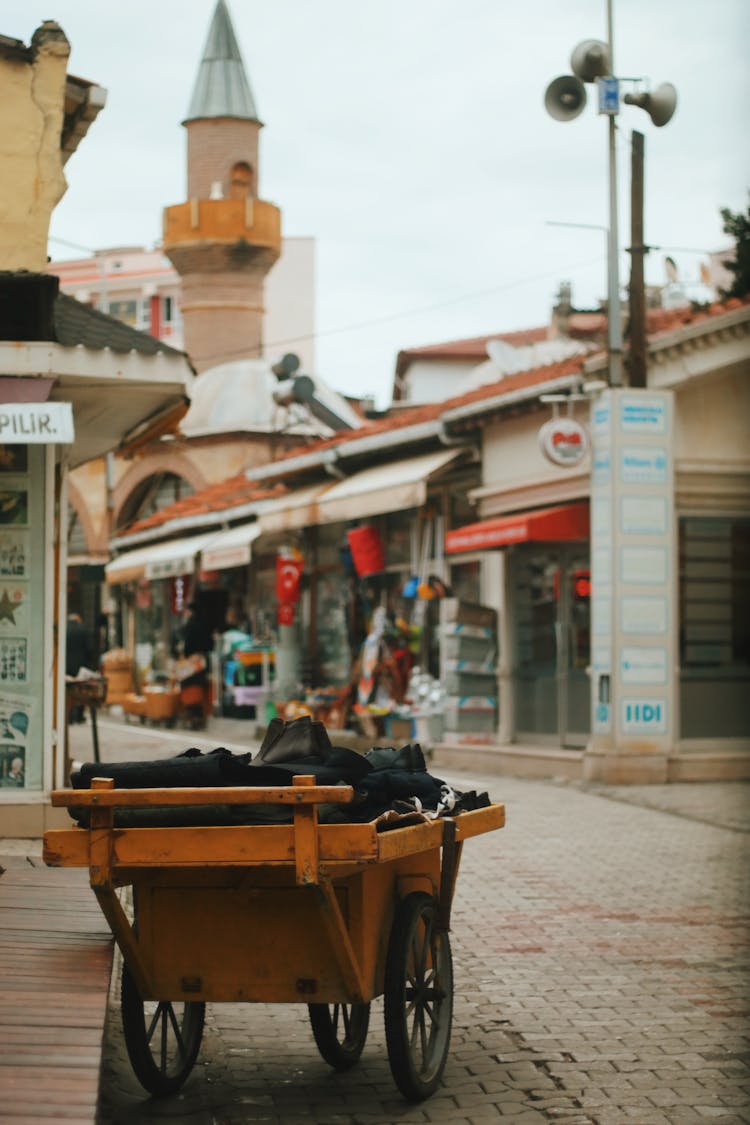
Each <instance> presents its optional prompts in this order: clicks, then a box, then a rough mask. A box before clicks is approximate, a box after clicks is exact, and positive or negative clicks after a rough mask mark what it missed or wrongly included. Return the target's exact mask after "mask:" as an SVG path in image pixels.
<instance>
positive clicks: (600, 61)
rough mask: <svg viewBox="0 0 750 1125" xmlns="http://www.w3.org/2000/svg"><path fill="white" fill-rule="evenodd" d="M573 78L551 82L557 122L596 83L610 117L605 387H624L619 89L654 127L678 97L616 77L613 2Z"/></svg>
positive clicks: (575, 60)
mask: <svg viewBox="0 0 750 1125" xmlns="http://www.w3.org/2000/svg"><path fill="white" fill-rule="evenodd" d="M570 65H571V68H572V70H573V74H564V75H561V76H560V77H559V78H555V79H554V80H553V81H552V82H550V84H549V86H548V87H547V90H546V92H545V97H544V104H545V106H546V109H547V112H548V113H549V114H550V116H551V117H554V118H555V120H556V121H572V120H573V119H574V118H575V117H578V115H579V114H580V113H582V112H583V109H584V107H585V105H586V88H585V86H584V83H585V82H595V83H596V85H597V88H598V95H599V113H603V114H605V115H606V116H607V117H609V121H608V129H607V166H608V176H609V227H608V239H607V350H608V356H609V363H608V367H609V383H610V386H612V387H621V386H622V383H623V362H622V320H621V316H620V269H619V245H620V244H619V234H618V222H617V149H616V140H617V115H618V114H619V112H620V86H621V85H622V84H623V83H626V82H627V83H631V84H633V85H634V86H636V87H638V89H637V90H636V92H635V93H628V94H625V95H624V97H623V99H622V100H623V101H624V102H625V103H626V104H628V105H637V106H639V107H640V108H641V109H645V110H646V112H647V113H648V114H649V116H650V118H651V120H652V121H653V123H654V125H657V126H662V125H666V124H667V122H668V121H669V120H670V119H671V118H672V115H673V114H674V111H675V109H676V106H677V93H676V91H675V88H674V86H672V85H671V83H669V82H664V83H662V85H661V86H659V87H658V88H657V89H656V90H654V92H653V93H649V92H648V91H647V90H644V89H640V87H642V86H643V83H642V81H641V80H640V79H636V78H616V77H615V76H614V75H615V65H614V21H613V16H612V0H607V42H606V43H605V42H602V41H601V40H599V39H585V40H584V41H583V42H582V43H579V44H578V46H577V47H575V48H574V50H573V53H572V55H571V59H570Z"/></svg>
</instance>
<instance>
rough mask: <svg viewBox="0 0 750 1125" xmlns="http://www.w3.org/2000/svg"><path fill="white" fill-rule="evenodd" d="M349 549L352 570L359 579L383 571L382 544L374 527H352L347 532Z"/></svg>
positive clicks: (368, 525) (383, 555) (383, 556)
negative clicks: (352, 563)
mask: <svg viewBox="0 0 750 1125" xmlns="http://www.w3.org/2000/svg"><path fill="white" fill-rule="evenodd" d="M346 537H347V539H348V540H349V548H350V550H351V552H352V561H353V562H354V569H355V571H356V572H357V574H358V575H359V577H360V578H365V577H366V576H367V575H368V574H379V573H380V571H382V570H384V569H385V554H384V552H383V543H382V541H381V538H380V534H379V533H378V529H377V528H376V527H372V525H370V524H367V525H366V526H365V527H353V528H351V530H350V531H347V533H346Z"/></svg>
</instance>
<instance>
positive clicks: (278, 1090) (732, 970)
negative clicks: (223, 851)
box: [99, 736, 750, 1125]
mask: <svg viewBox="0 0 750 1125" xmlns="http://www.w3.org/2000/svg"><path fill="white" fill-rule="evenodd" d="M175 737H178V736H175ZM214 745H215V742H214ZM172 752H174V751H172ZM448 780H450V781H453V782H454V783H455V784H456V786H457V787H458V788H460V789H470V788H478V789H486V790H487V791H488V792H489V793H490V796H491V797H492V798H493V799H494V800H499V801H504V802H505V804H506V808H507V827H506V828H504V829H502V830H500V831H498V832H494V833H489V834H488V835H486V836H481V837H478V838H477V839H474V840H470V841H469V842H468V843H467V845H466V848H465V851H464V857H463V861H462V868H461V873H460V876H459V879H458V890H457V897H456V903H455V909H454V914H453V925H452V943H453V956H454V965H455V978H456V982H455V983H456V1001H455V1015H454V1031H453V1039H452V1048H451V1052H450V1055H449V1060H448V1065H447V1067H446V1071H445V1078H444V1085H443V1087H442V1088H441V1089H439V1090H438V1092H437V1093H436V1094H435V1095H434V1096H433V1097H432V1098H431V1099H430V1100H429V1101H427V1102H424V1103H422V1104H421V1105H417V1106H412V1105H408V1104H407V1103H406V1102H404V1101H403V1100H402V1098H401V1097H400V1095H399V1094H398V1092H397V1090H396V1087H395V1086H394V1084H393V1081H392V1079H391V1075H390V1070H389V1067H388V1061H387V1056H386V1050H385V1036H384V1031H383V1021H382V1001H377V1002H376V1003H375V1004H373V1013H372V1019H371V1030H370V1035H369V1038H368V1042H367V1045H366V1047H365V1051H364V1054H363V1057H362V1059H361V1061H360V1063H359V1064H358V1065H357V1066H355V1067H354V1068H353V1069H352V1070H350V1071H348V1072H346V1073H341V1074H338V1073H336V1072H334V1071H332V1070H331V1069H330V1068H329V1067H328V1066H327V1065H326V1063H324V1062H323V1060H322V1059H321V1058H320V1057H319V1055H318V1052H317V1049H316V1047H315V1045H314V1042H313V1038H312V1034H311V1032H310V1028H309V1024H308V1021H307V1014H306V1010H305V1008H304V1007H303V1006H278V1007H274V1006H261V1005H219V1004H216V1005H209V1006H208V1011H207V1021H206V1031H205V1035H204V1040H203V1046H202V1049H201V1053H200V1055H199V1059H198V1062H197V1064H196V1066H195V1069H194V1071H193V1073H192V1075H191V1077H190V1078H189V1080H188V1082H187V1083H186V1085H185V1087H184V1089H183V1090H182V1092H181V1093H180V1095H179V1096H175V1097H172V1098H167V1099H164V1100H160V1101H150V1100H148V1099H147V1098H146V1096H145V1094H144V1093H143V1091H142V1090H141V1088H140V1086H139V1085H138V1083H137V1081H136V1080H135V1078H134V1077H133V1075H132V1073H131V1070H130V1065H129V1062H128V1060H127V1056H126V1052H125V1047H124V1043H123V1040H122V1036H121V1032H120V1022H119V1003H118V982H117V979H116V978H115V980H114V981H113V987H112V998H111V1004H110V1013H109V1021H108V1034H107V1042H106V1048H105V1056H104V1065H103V1070H102V1086H101V1099H100V1113H99V1120H100V1122H101V1125H148V1123H152V1122H166V1121H171V1120H174V1121H179V1122H181V1123H182V1125H240V1123H243V1122H255V1121H268V1122H278V1123H283V1125H290V1123H293V1122H297V1121H299V1122H301V1123H303V1122H320V1123H326V1125H328V1123H334V1122H341V1123H351V1125H355V1123H356V1125H369V1123H372V1125H387V1123H390V1122H396V1121H398V1122H409V1123H411V1122H429V1121H451V1122H455V1123H457V1125H462V1123H471V1125H481V1123H484V1122H488V1121H495V1120H497V1119H498V1118H505V1119H507V1120H509V1121H512V1122H514V1123H516V1125H535V1123H542V1122H550V1121H564V1122H568V1123H569V1125H617V1123H620V1122H629V1121H633V1122H637V1123H638V1125H657V1123H659V1125H661V1123H670V1125H671V1123H677V1122H679V1123H692V1122H706V1121H718V1122H721V1123H723V1125H733V1123H736V1122H748V1121H750V1072H749V1069H748V1060H749V1059H750V1047H749V1043H748V1038H749V1031H748V1020H747V1009H748V979H749V978H748V971H747V970H748V933H749V932H750V931H749V930H748V922H749V921H750V881H749V880H748V870H750V864H749V862H748V861H749V860H750V834H748V831H747V827H748V817H747V812H748V809H747V799H748V797H749V796H750V791H749V790H750V787H748V785H746V784H742V783H735V784H734V785H721V786H716V787H714V789H713V791H711V790H709V789H706V796H705V797H704V798H703V799H699V798H698V797H696V798H694V799H693V800H692V801H688V802H687V805H686V807H687V812H684V811H681V809H680V807H679V802H677V801H676V799H675V797H674V796H673V797H672V799H671V805H672V806H674V807H670V804H669V803H666V804H665V806H664V807H662V808H659V807H644V806H643V805H642V804H636V803H632V800H631V799H627V790H622V791H617V793H619V794H620V797H619V798H618V799H614V800H613V799H611V797H610V795H609V794H607V793H605V792H602V791H597V792H588V791H585V790H583V789H581V788H579V787H576V786H569V785H562V784H561V785H556V784H554V783H543V782H532V781H520V780H514V779H503V778H498V777H469V776H466V775H463V774H454V775H452V776H451V777H450V778H449V779H448ZM661 788H663V789H665V790H666V789H668V788H670V787H653V790H652V793H651V803H652V804H653V803H656V800H657V796H658V794H657V790H658V789H661ZM683 788H684V787H683ZM699 788H700V787H699V786H696V787H694V789H695V792H696V794H697V793H698V790H699ZM672 792H673V794H675V793H676V792H677V790H676V789H674V787H672ZM722 799H724V800H725V802H726V804H727V809H726V814H725V815H723V814H722V807H721V805H722ZM697 816H699V817H700V819H696V817H697ZM722 824H729V825H732V826H731V827H722V826H720V825H722ZM215 940H216V949H217V956H220V951H221V934H220V933H217V934H216V938H215ZM248 956H249V957H251V956H252V950H248Z"/></svg>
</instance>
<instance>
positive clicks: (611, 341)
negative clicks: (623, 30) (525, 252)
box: [607, 0, 622, 387]
mask: <svg viewBox="0 0 750 1125" xmlns="http://www.w3.org/2000/svg"><path fill="white" fill-rule="evenodd" d="M607 42H608V45H609V66H610V74H611V75H613V76H614V74H615V47H614V28H613V20H612V0H607ZM616 139H617V128H616V123H615V115H614V114H612V115H611V116H610V118H609V130H608V140H609V148H608V156H609V250H608V255H607V257H608V269H607V275H608V276H607V347H608V351H609V383H610V386H612V387H621V386H622V323H621V318H620V269H619V245H620V241H619V236H618V230H617V153H616V150H615V142H616Z"/></svg>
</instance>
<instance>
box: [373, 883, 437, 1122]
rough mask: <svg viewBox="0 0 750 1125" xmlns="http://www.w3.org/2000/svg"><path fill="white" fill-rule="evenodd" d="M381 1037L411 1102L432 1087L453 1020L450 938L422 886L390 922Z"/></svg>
mask: <svg viewBox="0 0 750 1125" xmlns="http://www.w3.org/2000/svg"><path fill="white" fill-rule="evenodd" d="M384 1000H385V1038H386V1043H387V1045H388V1062H389V1063H390V1067H391V1073H392V1075H393V1079H394V1081H395V1083H396V1085H397V1086H398V1088H399V1090H400V1091H401V1093H402V1094H403V1095H404V1097H405V1098H407V1099H408V1100H409V1101H411V1102H419V1101H422V1100H423V1099H424V1098H428V1097H429V1096H430V1094H433V1093H434V1092H435V1090H436V1089H437V1086H438V1083H439V1082H440V1078H441V1076H442V1073H443V1068H444V1067H445V1060H446V1057H447V1055H448V1045H449V1042H450V1037H451V1024H452V1022H453V961H452V959H451V947H450V939H449V937H448V934H447V932H446V931H445V930H439V929H438V928H437V903H436V901H435V899H434V898H432V897H431V896H430V895H427V894H423V893H422V892H421V891H420V892H416V893H414V894H410V895H407V897H406V898H405V899H404V900H403V901H402V902H401V904H400V905H399V907H398V909H397V911H396V917H395V919H394V922H393V929H392V930H391V937H390V941H389V943H388V955H387V957H386V963H385V996H384Z"/></svg>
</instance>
